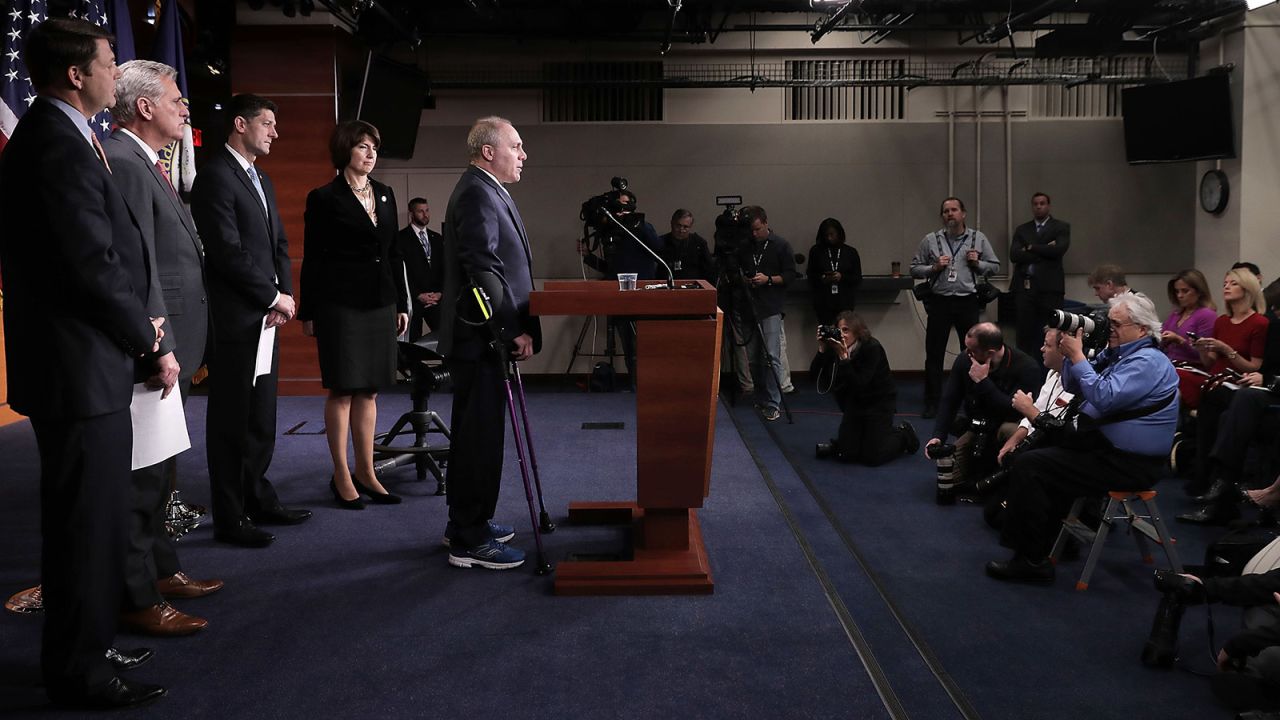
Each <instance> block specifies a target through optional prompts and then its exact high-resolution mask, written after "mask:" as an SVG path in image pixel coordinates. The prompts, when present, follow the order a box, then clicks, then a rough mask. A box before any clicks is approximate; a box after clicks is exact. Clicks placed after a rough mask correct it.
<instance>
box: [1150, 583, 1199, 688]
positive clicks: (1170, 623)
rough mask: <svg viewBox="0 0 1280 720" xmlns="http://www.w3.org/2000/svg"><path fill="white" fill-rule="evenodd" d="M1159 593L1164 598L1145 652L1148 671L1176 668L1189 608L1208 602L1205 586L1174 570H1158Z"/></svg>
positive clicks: (1157, 586)
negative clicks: (1153, 668)
mask: <svg viewBox="0 0 1280 720" xmlns="http://www.w3.org/2000/svg"><path fill="white" fill-rule="evenodd" d="M1155 585H1156V590H1159V591H1160V592H1161V594H1162V597H1161V598H1160V605H1159V607H1157V608H1156V617H1155V620H1154V621H1153V622H1152V624H1151V636H1150V637H1148V638H1147V643H1146V645H1144V646H1143V648H1142V664H1143V665H1146V666H1147V667H1163V668H1170V667H1173V663H1174V661H1175V660H1177V659H1178V630H1179V628H1180V627H1181V625H1182V613H1183V612H1184V611H1185V610H1186V609H1187V605H1194V604H1197V603H1201V602H1204V599H1205V598H1204V585H1201V584H1200V583H1198V582H1196V581H1195V580H1192V579H1190V578H1186V577H1183V576H1182V575H1179V574H1178V573H1176V572H1173V571H1172V570H1157V571H1156V574H1155Z"/></svg>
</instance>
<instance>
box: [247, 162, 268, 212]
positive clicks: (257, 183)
mask: <svg viewBox="0 0 1280 720" xmlns="http://www.w3.org/2000/svg"><path fill="white" fill-rule="evenodd" d="M245 171H246V172H248V173H249V180H250V181H252V182H253V189H254V190H257V191H258V199H259V200H261V201H262V210H263V211H264V212H265V211H266V209H267V194H266V193H264V192H262V181H261V180H259V179H258V171H257V170H255V169H254V167H253V166H252V165H250V166H249V167H247V168H245Z"/></svg>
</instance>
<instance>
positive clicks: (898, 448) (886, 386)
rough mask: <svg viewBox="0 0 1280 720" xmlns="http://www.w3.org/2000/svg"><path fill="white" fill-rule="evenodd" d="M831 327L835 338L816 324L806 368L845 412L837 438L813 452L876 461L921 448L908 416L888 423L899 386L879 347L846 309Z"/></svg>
mask: <svg viewBox="0 0 1280 720" xmlns="http://www.w3.org/2000/svg"><path fill="white" fill-rule="evenodd" d="M836 329H837V330H838V331H839V338H834V337H830V336H829V335H828V334H824V332H823V328H819V329H818V347H819V352H818V356H817V357H816V358H814V360H813V367H812V368H810V372H811V373H812V374H813V376H814V377H816V378H817V379H818V392H820V393H821V392H830V393H832V394H834V395H835V396H836V404H837V405H839V406H840V411H841V412H842V413H844V417H843V418H842V419H841V420H840V430H839V432H838V434H837V435H836V438H835V439H833V440H832V441H831V442H826V443H818V446H817V455H818V457H819V458H825V457H832V456H834V457H835V458H837V459H839V460H843V461H844V462H860V463H863V464H865V465H871V466H876V465H883V464H884V463H886V462H889V461H890V460H892V459H894V458H895V457H898V456H899V455H911V454H913V453H915V451H916V450H918V449H919V448H920V440H919V438H918V437H917V436H916V431H915V429H914V428H913V427H911V424H910V423H907V422H900V423H898V425H897V426H895V425H894V424H893V414H894V413H895V412H897V409H898V408H897V401H898V391H897V389H896V388H895V387H894V384H893V375H892V373H891V371H890V369H889V358H888V357H886V356H885V354H884V348H883V347H882V346H881V345H880V343H879V341H877V340H876V339H875V338H873V337H871V331H870V330H869V329H867V324H866V323H865V322H863V320H862V318H861V317H860V316H859V315H858V314H857V313H855V312H853V311H851V310H846V311H844V312H842V313H840V314H839V316H837V318H836Z"/></svg>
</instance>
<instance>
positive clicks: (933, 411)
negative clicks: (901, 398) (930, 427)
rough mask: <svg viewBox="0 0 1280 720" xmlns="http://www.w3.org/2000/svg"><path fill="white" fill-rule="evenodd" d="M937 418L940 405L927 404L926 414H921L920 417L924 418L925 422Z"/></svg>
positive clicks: (925, 405) (925, 406) (925, 407)
mask: <svg viewBox="0 0 1280 720" xmlns="http://www.w3.org/2000/svg"><path fill="white" fill-rule="evenodd" d="M937 416H938V404H937V403H925V404H924V412H922V413H920V417H922V418H924V419H925V420H932V419H934V418H935V417H937Z"/></svg>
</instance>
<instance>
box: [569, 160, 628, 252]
mask: <svg viewBox="0 0 1280 720" xmlns="http://www.w3.org/2000/svg"><path fill="white" fill-rule="evenodd" d="M609 185H610V186H611V187H612V188H613V189H612V190H610V191H609V192H606V193H603V194H600V195H596V196H595V197H592V198H588V199H587V201H586V202H584V203H582V211H581V212H580V213H579V215H578V217H579V218H581V219H582V221H583V222H584V223H586V224H587V225H588V226H590V227H592V228H595V237H596V239H597V240H599V242H600V245H601V246H603V247H604V248H605V249H606V250H608V249H610V248H611V247H612V245H613V243H614V241H615V240H619V239H621V238H622V237H625V235H624V234H623V233H622V231H621V230H619V229H618V227H617V226H616V225H614V224H613V223H612V222H610V221H609V219H608V218H607V217H605V216H606V215H612V216H613V217H614V218H616V219H617V220H618V222H619V223H621V224H622V225H623V226H625V227H626V228H627V229H628V230H630V231H631V232H632V233H633V234H639V233H640V228H641V227H643V225H644V213H638V212H636V211H635V210H636V206H635V204H634V203H632V202H625V201H623V199H622V198H623V196H626V197H627V198H628V199H630V200H634V199H635V193H632V192H631V191H629V190H627V179H626V178H624V177H617V176H615V177H614V178H612V179H611V180H610V181H609Z"/></svg>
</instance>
